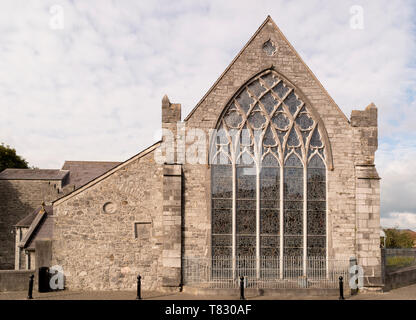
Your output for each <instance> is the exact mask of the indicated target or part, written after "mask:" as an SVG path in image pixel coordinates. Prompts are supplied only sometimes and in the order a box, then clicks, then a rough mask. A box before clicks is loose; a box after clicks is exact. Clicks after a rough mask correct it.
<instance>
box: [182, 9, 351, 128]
mask: <svg viewBox="0 0 416 320" xmlns="http://www.w3.org/2000/svg"><path fill="white" fill-rule="evenodd" d="M268 22H270V23H272V24H273V27H274V29H275V30H276V32H277V33H278V34H279V36H280V37H281V38H282V39H283V41H285V42H286V43H287V45H288V46H289V48H290V49H291V50H292V52H293V53H294V54H295V56H296V58H298V59H299V61H300V62H301V63H302V65H303V66H304V67H305V68H306V70H307V71H308V72H309V73H310V75H311V76H312V78H313V80H315V81H316V83H317V84H318V86H319V87H320V88H321V89H322V91H323V93H324V94H325V95H326V96H327V97H328V99H329V100H330V102H331V103H333V104H334V106H335V107H336V108H337V109H338V111H339V113H340V114H342V116H343V117H344V119H345V120H346V122H347V123H350V121H349V119H348V117H347V116H346V115H345V114H344V112H343V111H342V110H341V108H340V107H339V106H338V105H337V103H336V102H335V101H334V99H333V98H332V97H331V96H330V94H329V93H328V91H327V90H326V89H325V88H324V86H323V85H322V83H321V82H320V81H319V80H318V78H317V77H316V76H315V74H314V73H313V72H312V70H311V69H310V68H309V67H308V66H307V64H306V63H305V62H304V61H303V59H302V58H301V57H300V55H299V53H298V52H297V51H296V50H295V48H294V47H293V46H292V45H291V43H290V42H289V41H288V40H287V38H286V37H285V35H284V34H283V33H282V31H281V30H280V29H279V27H278V26H277V25H276V23H275V22H274V21H273V19H272V18H271V17H270V15H268V16H267V18H266V20H264V22H263V23H262V24H261V25H260V27H259V28H258V29H257V31H256V32H255V33H254V34H253V36H252V37H251V38H250V40H249V41H248V42H247V43H246V44H245V46H244V47H243V48H242V49H241V50H240V52H239V53H238V54H237V56H235V58H234V59H233V60H232V61H231V63H230V64H229V65H228V67H227V68H226V69H225V70H224V72H223V73H222V74H221V75H220V77H219V78H218V79H217V81H215V83H214V84H213V85H212V86H211V88H209V90H208V91H207V93H206V94H205V95H204V96H203V97H202V99H201V100H200V101H199V102H198V103H197V104H196V106H195V107H194V108H193V109H192V110H191V112H190V113H189V114H188V116H187V117H186V118H185V119H184V121H185V122H186V121H188V120H189V119H190V118H191V117H192V115H193V114H194V112H195V111H196V110H197V109H198V108H199V106H200V105H201V104H202V103H203V102H204V101H205V100H206V98H207V97H208V96H209V95H210V94H211V92H212V91H213V90H214V89H215V87H216V86H217V85H218V84H219V82H220V81H221V79H222V78H223V77H224V76H225V75H226V74H227V73H228V71H229V70H230V69H231V67H232V66H233V65H234V63H235V62H236V61H237V60H238V58H239V57H240V56H241V55H242V54H243V52H244V51H245V50H246V49H247V47H248V46H249V45H250V44H251V43H252V42H253V40H254V39H255V38H256V37H257V35H258V34H259V33H260V31H261V30H262V29H263V28H264V27H265V26H266V24H267V23H268ZM259 71H260V70H259Z"/></svg>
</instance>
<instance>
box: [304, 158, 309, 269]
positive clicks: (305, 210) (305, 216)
mask: <svg viewBox="0 0 416 320" xmlns="http://www.w3.org/2000/svg"><path fill="white" fill-rule="evenodd" d="M305 158H306V156H305ZM305 158H304V159H305ZM306 163H307V162H304V164H303V275H304V276H306V275H307V270H306V268H307V258H308V249H307V244H308V234H307V233H308V224H307V223H308V220H307V219H308V215H307V208H308V206H307V205H308V193H307V192H308V171H307V170H308V166H307V165H306Z"/></svg>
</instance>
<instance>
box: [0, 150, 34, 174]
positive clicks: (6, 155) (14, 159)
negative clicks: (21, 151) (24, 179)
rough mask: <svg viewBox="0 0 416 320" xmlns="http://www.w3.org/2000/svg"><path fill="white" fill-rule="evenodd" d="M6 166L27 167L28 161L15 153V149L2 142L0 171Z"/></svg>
mask: <svg viewBox="0 0 416 320" xmlns="http://www.w3.org/2000/svg"><path fill="white" fill-rule="evenodd" d="M6 168H21V169H27V168H28V163H27V161H26V160H25V159H23V158H22V157H21V156H19V155H17V154H16V150H15V149H13V148H11V147H10V146H6V145H4V144H3V143H2V144H1V145H0V172H1V171H3V170H4V169H6Z"/></svg>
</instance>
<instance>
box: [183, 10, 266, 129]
mask: <svg viewBox="0 0 416 320" xmlns="http://www.w3.org/2000/svg"><path fill="white" fill-rule="evenodd" d="M269 21H273V20H272V18H271V17H270V15H268V16H267V18H266V20H264V21H263V23H262V24H261V25H260V27H258V29H257V30H256V32H254V34H253V35H252V36H251V37H250V39H249V40H248V41H247V43H246V44H245V45H244V47H243V48H242V49H241V50H240V51H239V52H238V53H237V55H236V56H235V57H234V59H233V60H232V61H231V62H230V64H229V65H228V66H227V68H225V70H224V71H223V72H222V73H221V75H220V76H219V78H218V79H217V80H216V81H215V82H214V84H213V85H212V86H211V87H210V88H209V89H208V91H207V92H206V93H205V94H204V96H203V97H202V98H201V100H199V102H198V103H197V104H196V105H195V107H194V108H193V109H192V110H191V112H189V114H188V115H187V116H186V118H185V119H184V121H188V119H189V118H190V117H191V116H192V115H193V114H194V112H195V111H196V109H198V107H199V106H200V105H201V104H202V103H203V102H204V101H205V99H206V98H207V97H208V95H209V94H210V93H211V92H212V90H214V88H215V86H216V85H217V84H218V83H219V82H220V81H221V79H222V78H223V77H224V76H225V75H226V73H227V72H228V70H230V69H231V67H232V66H233V65H234V63H235V62H236V61H237V59H238V58H239V57H240V56H241V54H242V53H243V52H244V50H245V49H246V48H247V47H248V46H249V45H250V43H251V42H252V41H253V40H254V39H255V38H256V36H257V35H258V34H259V33H260V31H261V29H263V28H264V26H265V25H266V23H267V22H269Z"/></svg>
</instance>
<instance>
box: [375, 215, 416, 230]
mask: <svg viewBox="0 0 416 320" xmlns="http://www.w3.org/2000/svg"><path fill="white" fill-rule="evenodd" d="M380 223H381V226H382V228H399V229H411V230H416V213H411V212H392V213H390V214H389V216H388V217H383V218H381V222H380Z"/></svg>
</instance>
